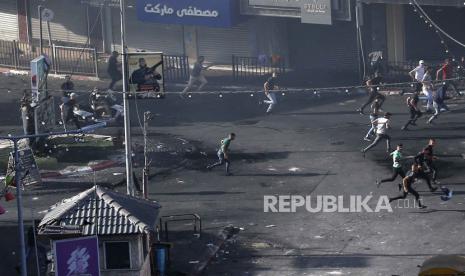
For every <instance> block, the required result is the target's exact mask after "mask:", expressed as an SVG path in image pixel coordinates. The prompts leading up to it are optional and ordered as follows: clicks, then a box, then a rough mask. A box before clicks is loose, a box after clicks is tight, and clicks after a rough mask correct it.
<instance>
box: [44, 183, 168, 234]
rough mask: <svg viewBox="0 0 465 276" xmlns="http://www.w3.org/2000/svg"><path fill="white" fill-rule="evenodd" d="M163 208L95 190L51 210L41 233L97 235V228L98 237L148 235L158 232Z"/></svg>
mask: <svg viewBox="0 0 465 276" xmlns="http://www.w3.org/2000/svg"><path fill="white" fill-rule="evenodd" d="M160 208H161V206H160V205H159V204H158V203H157V202H154V201H149V200H145V199H140V198H136V197H133V196H129V195H126V194H121V193H118V192H115V191H112V190H109V189H106V188H103V187H99V186H94V187H92V188H90V189H88V190H86V191H84V192H82V193H79V194H77V195H75V196H73V197H71V198H67V199H64V200H62V201H61V202H59V203H56V204H55V205H53V206H51V207H50V209H49V211H48V213H47V214H46V215H45V216H44V218H43V219H42V221H41V222H40V224H39V233H40V234H70V233H67V230H66V229H72V228H75V227H79V228H80V229H81V234H82V235H95V234H96V231H97V228H98V235H125V234H140V233H149V232H152V231H155V227H156V224H157V220H158V215H159V210H160ZM57 229H63V231H61V232H60V231H58V232H57ZM49 230H50V231H49ZM74 232H75V231H74Z"/></svg>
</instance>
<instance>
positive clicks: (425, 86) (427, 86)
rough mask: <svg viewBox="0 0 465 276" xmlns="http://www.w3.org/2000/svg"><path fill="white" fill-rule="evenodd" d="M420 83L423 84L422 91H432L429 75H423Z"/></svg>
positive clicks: (431, 81)
mask: <svg viewBox="0 0 465 276" xmlns="http://www.w3.org/2000/svg"><path fill="white" fill-rule="evenodd" d="M421 82H422V83H423V91H431V90H433V78H432V77H431V75H430V74H425V75H424V76H423V79H422V80H421Z"/></svg>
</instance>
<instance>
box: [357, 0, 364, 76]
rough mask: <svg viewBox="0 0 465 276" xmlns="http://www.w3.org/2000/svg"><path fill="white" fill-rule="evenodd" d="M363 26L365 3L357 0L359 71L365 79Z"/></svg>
mask: <svg viewBox="0 0 465 276" xmlns="http://www.w3.org/2000/svg"><path fill="white" fill-rule="evenodd" d="M362 26H363V4H362V2H361V1H360V0H356V1H355V28H356V32H357V36H356V37H357V46H358V47H357V48H358V71H359V78H360V79H361V80H362V81H363V79H364V77H365V75H366V65H365V56H364V55H365V52H364V51H363V38H362Z"/></svg>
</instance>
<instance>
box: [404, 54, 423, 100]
mask: <svg viewBox="0 0 465 276" xmlns="http://www.w3.org/2000/svg"><path fill="white" fill-rule="evenodd" d="M425 71H426V68H425V61H424V60H420V61H419V62H418V66H417V67H415V68H414V69H413V70H412V71H410V72H409V73H408V74H409V75H410V77H412V79H413V81H415V82H416V85H415V92H417V93H420V92H421V90H422V86H423V85H422V82H423V76H424V75H425Z"/></svg>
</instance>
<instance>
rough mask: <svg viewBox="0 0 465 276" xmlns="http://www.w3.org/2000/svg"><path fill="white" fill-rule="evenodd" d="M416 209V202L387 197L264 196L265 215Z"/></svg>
mask: <svg viewBox="0 0 465 276" xmlns="http://www.w3.org/2000/svg"><path fill="white" fill-rule="evenodd" d="M394 208H397V209H402V208H403V209H407V208H418V201H416V200H410V199H402V200H398V201H396V202H395V203H394V202H393V203H389V197H388V196H386V195H381V196H379V197H374V196H372V195H365V196H362V195H345V196H344V195H338V196H336V195H314V196H302V195H265V196H264V197H263V211H264V212H265V213H270V212H271V213H294V212H297V211H299V210H302V209H303V210H306V211H307V212H310V213H320V212H322V213H362V212H366V213H379V212H393V209H394Z"/></svg>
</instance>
